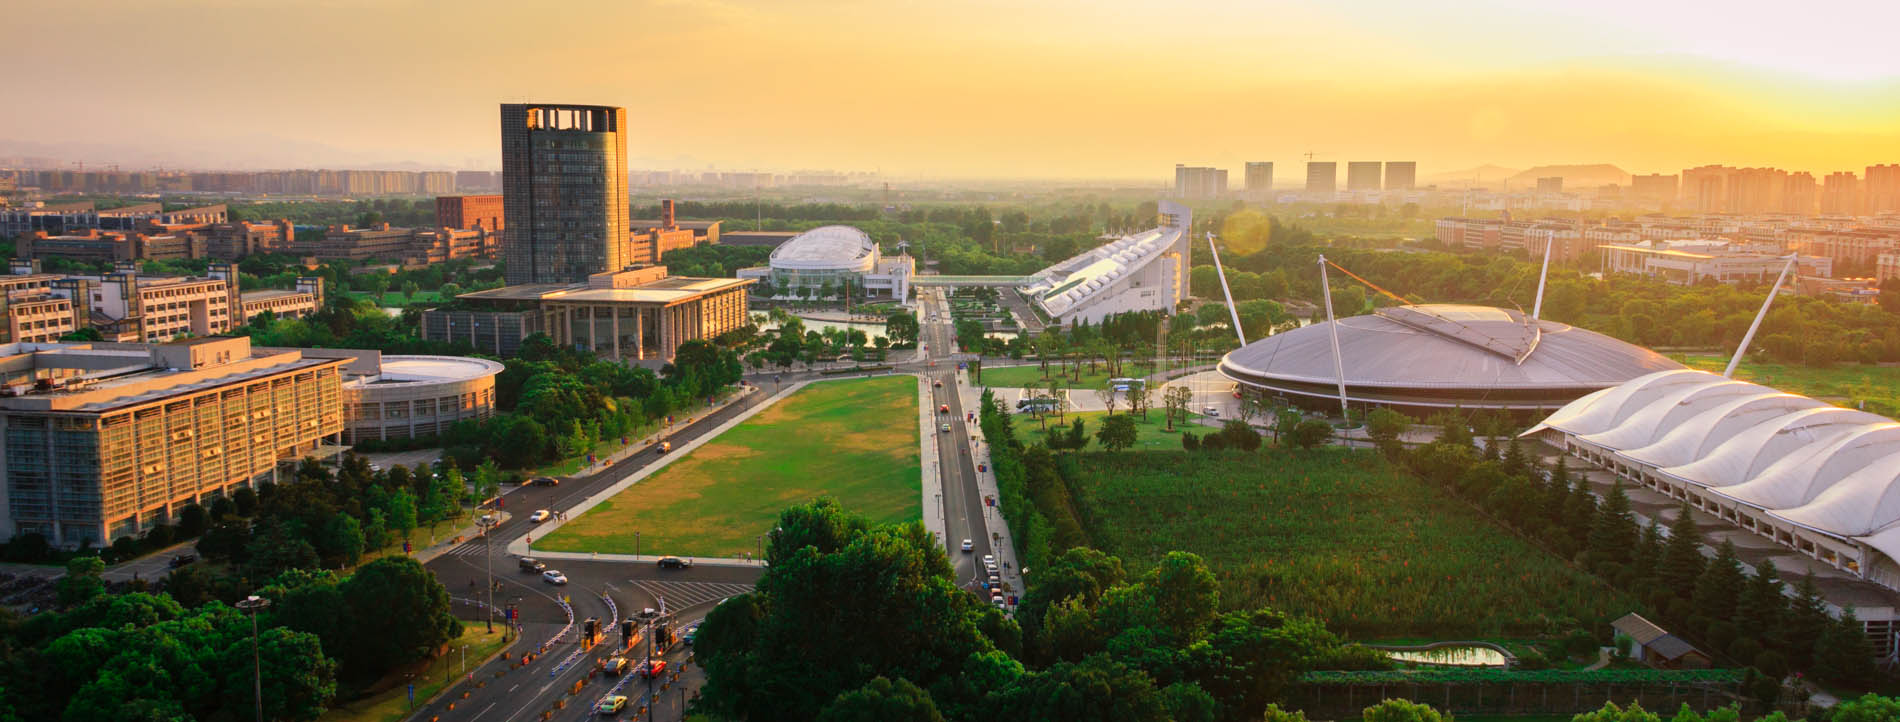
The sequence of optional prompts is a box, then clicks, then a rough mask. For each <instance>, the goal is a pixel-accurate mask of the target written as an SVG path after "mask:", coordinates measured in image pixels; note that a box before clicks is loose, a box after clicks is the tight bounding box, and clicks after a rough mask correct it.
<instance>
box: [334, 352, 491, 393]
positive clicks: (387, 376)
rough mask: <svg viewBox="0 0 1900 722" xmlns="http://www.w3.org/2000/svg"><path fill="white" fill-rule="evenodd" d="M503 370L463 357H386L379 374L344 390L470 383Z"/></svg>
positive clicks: (357, 380)
mask: <svg viewBox="0 0 1900 722" xmlns="http://www.w3.org/2000/svg"><path fill="white" fill-rule="evenodd" d="M503 368H505V367H504V366H502V365H501V363H499V362H496V361H490V360H488V359H481V358H468V357H463V356H384V357H382V363H381V367H380V369H379V370H378V372H377V373H375V374H370V375H363V376H357V377H354V378H351V379H349V380H348V381H345V382H344V383H343V386H344V388H346V389H347V388H361V387H363V386H368V385H374V384H417V383H446V382H455V381H468V380H470V379H478V378H481V377H483V376H493V375H495V374H498V373H501V372H502V369H503Z"/></svg>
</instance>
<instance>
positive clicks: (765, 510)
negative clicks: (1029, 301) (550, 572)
mask: <svg viewBox="0 0 1900 722" xmlns="http://www.w3.org/2000/svg"><path fill="white" fill-rule="evenodd" d="M917 434H918V429H917V379H916V378H915V377H912V376H886V377H880V378H871V379H853V380H849V381H826V382H821V383H815V384H812V385H810V386H807V387H805V388H803V389H801V390H799V391H798V392H797V393H795V394H793V395H791V396H790V397H788V398H786V399H784V400H782V401H779V402H778V403H776V404H773V405H772V406H771V407H770V408H767V409H766V410H764V411H761V412H759V414H758V415H756V416H753V417H752V418H750V419H747V420H746V421H745V422H744V423H742V424H739V425H738V426H735V427H733V428H732V429H731V430H729V431H727V432H726V433H724V434H722V435H720V436H719V437H718V438H715V439H712V440H711V441H708V442H707V443H706V444H704V445H702V446H700V447H699V448H697V449H694V450H693V451H692V452H691V453H689V454H687V455H686V456H685V458H681V459H676V460H674V461H673V463H672V464H669V465H668V466H667V467H666V468H664V469H662V470H660V471H659V472H657V473H655V474H654V475H653V476H650V477H647V478H646V479H644V480H642V481H641V482H640V483H638V484H635V485H633V486H631V487H628V488H627V490H626V491H622V492H620V494H618V495H616V496H615V497H613V498H612V499H609V500H607V501H606V502H604V503H602V504H601V505H599V506H596V507H594V508H593V509H591V510H589V511H588V512H587V513H586V514H583V515H581V516H579V517H576V518H575V519H574V520H573V521H570V522H568V523H567V524H566V525H564V526H562V527H561V529H560V530H559V531H556V532H554V533H553V534H551V535H549V536H548V537H547V538H545V539H536V540H535V542H534V545H535V548H536V549H540V550H544V551H597V552H608V553H619V554H631V553H635V544H636V541H635V537H634V533H635V532H638V533H639V534H640V536H639V540H638V542H637V543H638V545H639V553H642V554H678V555H681V556H720V557H730V556H738V555H740V554H741V553H745V552H752V551H754V550H755V549H756V538H757V536H758V535H759V534H763V533H765V531H766V530H768V529H769V528H770V527H771V525H772V522H773V521H774V520H776V519H777V518H778V515H779V512H781V511H783V510H784V509H785V507H788V506H792V505H794V504H800V503H804V502H806V501H810V500H811V499H813V498H815V497H818V496H831V497H835V498H837V499H838V500H839V501H840V502H843V504H844V505H845V507H846V508H849V509H851V510H852V511H855V512H859V513H862V514H864V515H866V516H868V517H870V518H871V520H872V521H874V522H878V523H889V522H898V521H909V520H912V519H917V518H919V516H920V515H921V514H922V513H923V512H922V509H921V504H920V502H921V500H922V492H921V490H920V487H919V484H920V476H921V473H922V468H921V466H920V464H921V461H920V459H919V453H918V447H917V444H918V441H917V438H918V437H917Z"/></svg>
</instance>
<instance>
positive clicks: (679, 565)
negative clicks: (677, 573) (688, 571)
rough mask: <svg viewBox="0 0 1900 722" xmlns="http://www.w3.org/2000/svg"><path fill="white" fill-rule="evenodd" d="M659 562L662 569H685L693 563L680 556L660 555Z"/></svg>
mask: <svg viewBox="0 0 1900 722" xmlns="http://www.w3.org/2000/svg"><path fill="white" fill-rule="evenodd" d="M659 563H660V568H661V569H685V568H687V567H690V566H692V565H693V563H692V562H690V561H687V560H685V559H681V558H679V557H660V562H659Z"/></svg>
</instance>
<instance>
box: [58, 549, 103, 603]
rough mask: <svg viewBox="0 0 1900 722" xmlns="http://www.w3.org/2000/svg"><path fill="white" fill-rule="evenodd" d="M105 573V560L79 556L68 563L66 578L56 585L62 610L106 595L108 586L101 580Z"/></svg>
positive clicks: (60, 579) (62, 578)
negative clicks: (100, 576)
mask: <svg viewBox="0 0 1900 722" xmlns="http://www.w3.org/2000/svg"><path fill="white" fill-rule="evenodd" d="M105 571H106V562H105V560H104V559H100V558H99V557H96V556H77V557H73V558H72V559H71V560H69V561H67V562H66V576H63V577H60V578H59V584H58V585H56V586H57V587H58V590H59V606H60V608H62V609H71V608H73V607H76V606H79V605H81V604H85V603H86V602H89V601H92V599H93V598H95V597H98V596H100V595H103V594H105V593H106V584H105V582H104V581H101V580H100V579H99V575H101V574H104V573H105Z"/></svg>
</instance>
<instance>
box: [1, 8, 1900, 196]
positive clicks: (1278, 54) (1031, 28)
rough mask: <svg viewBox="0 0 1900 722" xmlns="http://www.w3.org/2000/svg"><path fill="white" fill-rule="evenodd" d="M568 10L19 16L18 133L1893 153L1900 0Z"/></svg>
mask: <svg viewBox="0 0 1900 722" xmlns="http://www.w3.org/2000/svg"><path fill="white" fill-rule="evenodd" d="M556 7H558V8H559V10H558V11H557V10H550V9H548V8H542V7H536V6H533V5H532V4H509V3H498V2H487V1H485V0H484V1H476V2H466V3H458V4H454V5H438V4H433V3H422V2H404V1H397V2H387V3H385V2H371V1H369V0H335V1H333V2H326V3H320V4H315V5H305V4H298V5H294V6H293V5H288V4H285V5H281V6H280V4H278V3H272V2H264V1H261V0H185V1H182V2H176V3H172V4H170V5H169V6H167V7H164V8H159V7H148V6H147V5H144V4H139V3H133V2H117V1H110V0H108V1H98V2H84V1H82V2H72V3H64V4H58V5H51V6H42V7H35V8H29V9H23V10H17V11H15V12H13V13H12V14H11V16H10V18H9V19H10V20H11V21H12V23H11V24H12V25H13V26H14V27H15V29H16V32H15V33H13V34H12V36H13V37H14V38H15V40H14V42H13V43H11V46H12V49H13V51H14V52H15V53H16V54H18V55H19V56H21V57H25V58H29V59H30V60H29V61H28V63H27V64H26V67H25V72H22V73H19V74H17V75H16V77H14V78H13V79H11V80H12V82H11V83H10V84H11V85H13V86H14V97H15V98H28V99H36V100H38V101H40V102H39V103H37V104H33V103H15V104H13V105H12V108H13V111H12V112H9V113H6V114H4V115H0V154H5V155H47V156H53V157H60V158H64V159H72V160H78V159H84V160H89V161H91V162H118V163H122V164H125V165H126V166H127V167H128V169H131V168H143V167H149V166H150V165H157V164H169V165H170V166H171V167H218V168H266V167H273V168H286V167H402V166H413V167H419V168H482V169H495V168H498V167H499V158H498V156H499V152H498V147H499V141H498V130H497V127H496V124H497V111H496V106H497V105H499V104H500V103H503V102H523V101H526V102H571V103H591V104H606V105H620V106H625V107H626V108H627V109H628V114H627V116H628V124H629V126H630V127H629V129H628V130H629V133H628V135H629V141H628V153H629V162H628V167H629V168H646V169H657V170H672V169H683V170H697V169H703V168H706V167H709V166H712V167H718V168H720V169H725V170H744V169H755V168H756V169H761V170H773V171H779V172H784V171H790V170H797V169H812V170H835V171H878V172H881V173H883V174H885V175H887V176H890V177H893V178H904V177H916V178H993V179H1003V178H1039V179H1076V180H1083V179H1105V180H1127V181H1140V182H1155V183H1162V182H1166V181H1168V180H1170V179H1171V169H1172V167H1173V165H1174V164H1175V163H1186V164H1189V165H1212V166H1216V167H1221V168H1227V169H1229V170H1230V183H1231V184H1234V185H1236V186H1237V185H1239V184H1240V181H1241V175H1242V173H1241V169H1242V164H1243V163H1245V162H1247V161H1255V160H1266V161H1273V162H1274V163H1275V164H1276V168H1275V170H1276V173H1275V175H1276V180H1277V181H1278V182H1279V183H1281V184H1288V183H1291V182H1294V180H1295V178H1296V177H1299V176H1301V175H1303V171H1302V170H1301V168H1300V165H1299V164H1300V163H1302V162H1303V161H1304V158H1303V157H1302V154H1304V153H1305V152H1307V151H1309V150H1310V151H1313V152H1315V153H1316V154H1318V157H1317V159H1318V160H1328V161H1337V162H1339V163H1341V164H1342V165H1343V164H1344V163H1346V162H1349V161H1354V160H1413V161H1417V162H1418V164H1419V177H1420V178H1421V180H1423V179H1426V178H1430V177H1433V176H1436V175H1440V174H1443V173H1446V172H1449V171H1455V170H1460V169H1466V168H1472V167H1476V166H1481V165H1487V164H1489V165H1498V166H1504V167H1508V168H1513V169H1524V168H1529V167H1532V166H1537V165H1552V164H1584V163H1606V164H1613V165H1616V166H1618V167H1620V168H1622V169H1623V170H1625V171H1629V172H1632V173H1650V172H1663V173H1673V172H1676V171H1679V170H1681V169H1682V168H1686V167H1692V166H1696V165H1703V164H1708V163H1720V164H1726V165H1741V166H1776V167H1781V168H1786V169H1789V170H1797V171H1800V170H1805V171H1812V172H1815V173H1816V174H1817V176H1818V175H1820V174H1824V173H1827V172H1831V171H1837V170H1852V171H1856V172H1859V171H1860V170H1861V169H1863V168H1864V167H1865V166H1867V165H1870V164H1878V163H1890V162H1900V133H1896V132H1895V131H1896V130H1900V92H1896V91H1900V56H1896V55H1894V54H1892V53H1891V52H1887V51H1884V50H1883V47H1884V39H1883V38H1882V37H1881V33H1882V32H1883V29H1884V28H1888V27H1892V26H1893V25H1894V24H1895V21H1900V7H1895V6H1890V5H1884V4H1873V3H1867V4H1864V5H1862V6H1859V7H1856V8H1851V9H1843V8H1839V7H1833V8H1827V10H1828V11H1830V12H1825V13H1824V12H1822V11H1820V10H1816V11H1814V12H1809V13H1802V14H1796V13H1788V12H1785V11H1782V12H1773V11H1771V10H1770V8H1774V7H1778V6H1769V5H1767V4H1758V5H1750V4H1738V5H1732V6H1725V7H1724V8H1723V9H1722V10H1721V11H1720V12H1719V14H1718V13H1711V12H1709V11H1706V10H1702V9H1698V8H1690V7H1681V8H1678V7H1671V6H1668V5H1667V4H1659V3H1639V2H1634V1H1633V0H1609V1H1607V2H1601V3H1595V4H1591V5H1589V6H1587V7H1568V6H1564V7H1541V8H1525V7H1520V6H1517V5H1512V4H1507V3H1504V2H1500V1H1497V0H1464V1H1462V2H1458V3H1456V5H1455V6H1434V7H1426V6H1418V5H1415V4H1408V3H1401V2H1397V0H1364V1H1361V2H1347V3H1339V4H1334V5H1330V6H1325V7H1320V6H1311V5H1304V4H1293V3H1281V2H1264V3H1254V2H1203V3H1193V4H1188V5H1185V6H1184V7H1173V8H1164V7H1157V6H1154V5H1151V4H1143V3H1135V2H1121V1H1110V2H1093V3H1080V2H1058V3H1040V4H1037V5H1035V6H1032V7H1024V6H1021V5H1011V4H1004V3H998V2H974V3H963V4H957V5H955V6H954V7H951V6H936V5H932V6H912V5H903V4H896V3H877V2H868V1H859V0H824V1H822V2H809V3H764V2H744V1H716V0H715V1H689V0H640V1H635V2H625V3H603V4H589V6H588V7H587V8H586V9H585V10H582V9H579V8H578V7H577V6H576V5H575V4H565V5H560V6H556ZM1779 7H1785V6H1779ZM1843 13H1850V14H1852V15H1853V17H1854V18H1855V19H1856V21H1855V22H1853V23H1844V22H1841V21H1840V19H1841V18H1842V17H1843ZM76 28H83V29H84V32H79V33H75V32H73V30H74V29H76ZM93 38H100V40H94V39H93ZM161 103H162V106H161ZM36 149H37V150H36ZM114 154H122V155H114Z"/></svg>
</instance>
